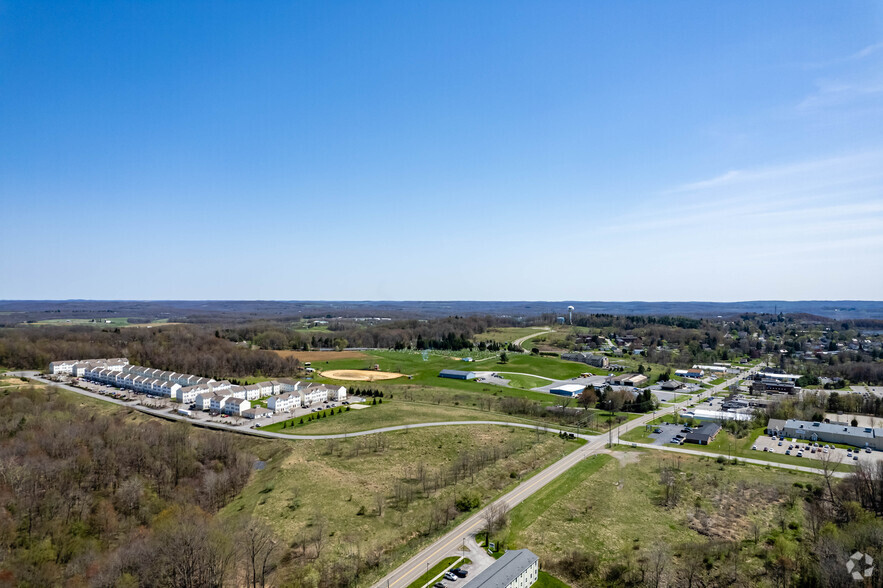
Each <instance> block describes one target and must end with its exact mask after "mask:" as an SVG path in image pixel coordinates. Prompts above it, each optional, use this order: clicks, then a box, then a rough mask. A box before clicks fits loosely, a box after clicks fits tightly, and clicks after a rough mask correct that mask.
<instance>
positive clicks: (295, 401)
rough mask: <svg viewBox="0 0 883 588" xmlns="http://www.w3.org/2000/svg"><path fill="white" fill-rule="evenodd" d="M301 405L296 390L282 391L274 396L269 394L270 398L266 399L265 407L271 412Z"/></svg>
mask: <svg viewBox="0 0 883 588" xmlns="http://www.w3.org/2000/svg"><path fill="white" fill-rule="evenodd" d="M301 406H302V403H301V396H300V394H298V393H297V392H283V393H282V394H278V395H276V396H270V399H269V400H267V408H269V409H270V410H272V411H273V412H285V411H288V410H292V409H294V408H300V407H301Z"/></svg>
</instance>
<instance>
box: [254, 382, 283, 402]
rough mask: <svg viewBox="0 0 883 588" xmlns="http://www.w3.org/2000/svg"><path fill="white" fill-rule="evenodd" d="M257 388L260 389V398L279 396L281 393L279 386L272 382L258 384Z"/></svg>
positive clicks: (277, 383)
mask: <svg viewBox="0 0 883 588" xmlns="http://www.w3.org/2000/svg"><path fill="white" fill-rule="evenodd" d="M258 386H260V387H261V398H266V397H267V396H273V395H275V394H279V393H280V392H281V391H282V388H281V384H279V382H276V381H273V380H271V381H269V382H258Z"/></svg>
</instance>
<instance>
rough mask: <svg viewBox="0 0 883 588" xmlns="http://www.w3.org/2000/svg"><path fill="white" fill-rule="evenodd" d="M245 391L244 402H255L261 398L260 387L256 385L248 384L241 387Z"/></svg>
mask: <svg viewBox="0 0 883 588" xmlns="http://www.w3.org/2000/svg"><path fill="white" fill-rule="evenodd" d="M243 389H244V390H245V399H246V400H257V399H258V398H260V397H261V387H260V386H258V385H257V384H249V385H247V386H243Z"/></svg>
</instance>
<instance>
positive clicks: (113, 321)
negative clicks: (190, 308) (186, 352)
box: [22, 317, 181, 329]
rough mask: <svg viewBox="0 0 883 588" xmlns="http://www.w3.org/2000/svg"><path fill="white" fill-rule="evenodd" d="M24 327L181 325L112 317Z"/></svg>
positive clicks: (161, 320) (69, 320) (57, 320)
mask: <svg viewBox="0 0 883 588" xmlns="http://www.w3.org/2000/svg"><path fill="white" fill-rule="evenodd" d="M22 324H24V325H31V326H40V325H55V326H60V327H63V326H68V327H70V326H88V327H102V328H105V329H107V328H117V327H120V328H121V327H142V328H144V327H155V326H160V325H179V324H181V323H170V322H169V320H168V319H158V320H155V321H150V322H146V323H130V322H129V319H128V317H114V318H110V319H94V320H93V319H46V320H43V321H36V322H33V323H22Z"/></svg>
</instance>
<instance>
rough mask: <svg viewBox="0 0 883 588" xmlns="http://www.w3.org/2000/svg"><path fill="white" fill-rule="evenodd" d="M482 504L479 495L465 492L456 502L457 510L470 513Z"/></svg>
mask: <svg viewBox="0 0 883 588" xmlns="http://www.w3.org/2000/svg"><path fill="white" fill-rule="evenodd" d="M480 504H481V498H479V496H478V494H475V493H474V492H465V493H463V494H461V495H460V496H458V497H457V500H456V501H455V502H454V506H456V507H457V510H459V511H460V512H468V511H470V510H475V509H476V508H478V506H479V505H480Z"/></svg>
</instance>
